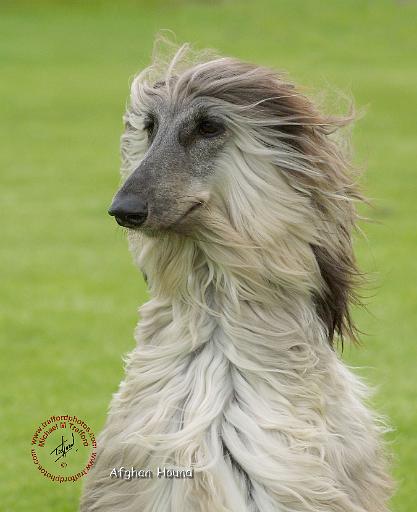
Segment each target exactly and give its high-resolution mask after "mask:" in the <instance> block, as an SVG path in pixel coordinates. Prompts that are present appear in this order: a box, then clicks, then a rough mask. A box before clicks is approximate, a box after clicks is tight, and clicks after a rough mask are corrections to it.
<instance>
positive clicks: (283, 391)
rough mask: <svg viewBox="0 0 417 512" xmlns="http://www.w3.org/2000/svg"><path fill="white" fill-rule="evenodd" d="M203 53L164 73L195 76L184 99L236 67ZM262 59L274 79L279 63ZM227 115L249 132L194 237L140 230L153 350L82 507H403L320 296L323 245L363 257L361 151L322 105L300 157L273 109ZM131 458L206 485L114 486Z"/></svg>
mask: <svg viewBox="0 0 417 512" xmlns="http://www.w3.org/2000/svg"><path fill="white" fill-rule="evenodd" d="M185 53H186V50H184V49H182V50H180V52H179V53H178V54H177V55H176V57H175V58H174V61H173V63H172V65H171V66H167V67H162V72H161V71H159V72H160V73H162V78H164V79H168V80H169V78H170V77H172V76H176V77H179V78H178V81H177V83H176V85H175V87H176V90H171V92H170V94H171V95H172V98H174V96H175V95H176V96H177V99H178V96H179V95H180V94H181V93H183V94H184V95H185V93H184V89H185V86H184V84H183V85H182V86H181V80H183V82H184V83H188V84H190V83H192V80H193V79H194V80H198V76H199V73H200V75H202V70H204V72H205V73H206V74H205V75H204V76H206V75H208V76H210V73H209V71H210V69H211V70H212V72H213V73H214V71H213V69H215V67H216V66H217V68H219V69H220V68H221V67H222V65H223V66H224V65H227V62H226V61H224V60H223V62H222V59H211V60H208V61H203V62H202V63H197V64H192V65H191V66H189V67H187V66H184V64H183V62H184V55H185ZM233 62H235V61H233ZM181 66H182V67H181ZM199 66H200V67H199ZM160 69H161V67H158V70H160ZM254 69H255V71H253V72H252V73H253V77H252V79H253V80H256V79H257V76H258V75H257V73H258V74H259V73H260V72H261V71H259V69H261V70H262V69H263V68H254ZM152 71H154V68H153V69H152ZM248 72H249V71H248ZM263 72H264V74H265V71H263ZM187 73H188V74H187ZM193 74H194V78H192V76H193ZM148 76H149V73H146V74H141V75H139V77H138V78H137V79H136V80H135V82H134V83H133V86H132V107H131V109H130V110H129V111H128V113H127V116H126V119H127V120H128V121H129V124H130V126H133V130H132V129H131V130H130V131H128V132H126V134H125V135H124V137H123V141H122V153H123V156H124V164H123V173H124V176H125V177H127V176H128V175H129V174H130V173H131V172H132V171H133V169H135V168H136V167H137V165H138V164H139V163H140V161H141V158H142V157H143V155H144V152H145V151H146V141H145V139H144V135H143V132H142V131H141V117H140V108H141V105H143V104H146V91H147V89H146V87H149V85H147V83H148V84H149V82H147V80H149V79H148V78H147V77H148ZM160 76H161V75H160ZM271 76H272V75H271ZM274 79H275V78H274ZM187 80H188V81H187ZM201 80H202V79H201ZM271 80H272V78H271ZM277 80H279V79H277ZM201 83H202V82H201V81H200V86H201ZM206 85H207V84H206ZM173 87H174V86H173ZM190 87H191V86H190ZM190 87H189V89H190ZM201 87H202V86H201ZM188 93H190V91H188ZM295 94H297V95H298V94H299V93H296V92H294V95H295ZM298 97H301V96H297V101H298ZM303 101H304V99H303ZM252 107H253V105H252ZM213 108H217V109H218V110H219V111H220V112H223V114H224V116H225V117H226V118H227V119H228V122H229V124H228V126H229V129H230V130H231V131H232V133H233V138H232V142H230V143H229V144H228V145H227V147H226V148H225V149H224V151H223V152H222V155H221V157H220V158H219V159H218V161H217V162H216V169H218V172H217V173H216V175H215V176H214V177H213V179H212V180H211V181H210V184H209V186H208V187H207V190H205V191H204V192H205V193H206V194H207V202H206V205H205V207H204V208H203V210H202V212H201V215H200V217H199V221H198V223H197V224H196V226H195V230H194V231H193V233H192V234H190V235H189V236H185V235H183V234H178V233H177V234H176V233H169V232H167V233H165V234H163V235H161V236H158V237H150V236H147V235H146V234H143V233H141V232H140V231H134V230H129V233H128V238H129V245H130V249H131V251H132V254H133V256H134V258H135V261H136V263H137V265H138V266H139V268H140V269H141V270H142V271H143V272H144V273H145V274H146V276H147V278H148V283H149V292H150V296H151V299H150V300H149V302H147V303H146V304H145V305H144V306H142V308H141V309H140V316H141V320H140V323H139V325H138V328H137V330H136V334H135V337H136V340H137V346H136V347H135V349H134V350H133V351H132V352H131V353H130V354H129V355H128V357H127V360H126V375H125V378H124V380H123V381H122V383H121V384H120V388H119V390H118V392H117V393H116V394H115V395H114V397H113V400H112V403H111V406H110V411H109V415H108V419H107V422H106V425H105V427H104V429H103V431H102V433H101V435H100V437H99V439H98V457H97V459H96V463H95V466H94V467H93V469H92V470H91V471H90V473H89V474H88V476H87V481H86V486H85V489H84V494H83V499H82V504H81V510H82V511H83V512H87V511H88V512H93V511H100V512H110V511H112V512H114V511H117V512H133V511H135V512H226V511H227V512H255V511H256V512H307V511H311V512H330V511H331V512H384V511H387V510H388V505H387V500H388V498H389V495H390V491H391V483H390V479H389V477H388V475H387V472H386V468H385V457H384V453H383V452H384V450H383V445H382V440H381V433H382V431H383V429H384V427H383V424H382V423H381V422H380V421H379V420H378V418H377V417H376V416H375V415H374V414H373V413H372V412H371V410H370V409H369V408H368V407H367V405H366V402H367V397H368V391H367V388H366V386H365V385H364V383H363V382H361V380H360V379H359V378H358V377H357V376H355V375H354V374H353V373H352V372H351V371H350V370H349V369H348V368H347V367H346V366H345V365H344V364H343V362H342V361H341V360H340V358H339V357H338V355H337V352H336V351H335V350H334V348H333V346H332V344H331V343H330V342H329V337H330V338H331V335H330V333H329V331H330V330H331V328H329V326H328V325H326V322H325V321H324V320H323V318H325V317H320V315H319V314H318V312H317V311H318V310H317V301H316V300H315V299H314V297H323V296H324V295H325V293H326V292H325V290H326V289H327V284H326V283H325V282H324V277H323V275H322V269H321V267H320V264H319V261H318V259H317V257H316V252H315V251H314V250H313V247H314V246H316V247H319V248H321V249H322V250H323V251H327V252H326V254H334V255H336V260H337V259H338V258H339V256H337V255H340V254H342V255H343V254H347V255H349V252H350V250H351V243H350V232H351V229H352V228H353V225H354V223H355V213H354V202H355V201H356V198H357V197H358V196H357V194H356V193H354V192H353V191H354V188H355V186H354V182H353V180H352V178H351V174H350V170H349V166H348V164H347V163H346V160H344V156H343V151H342V150H340V145H338V144H337V143H336V142H334V139H332V136H329V135H328V133H327V132H326V130H324V129H323V130H322V131H320V128H317V127H319V126H320V122H319V121H318V119H319V118H318V117H316V118H314V119H313V117H312V114H311V115H310V118H309V120H307V121H306V120H305V119H304V120H302V119H301V118H300V114H299V113H295V114H294V115H293V116H291V114H288V115H287V118H285V116H283V117H282V118H281V123H282V124H283V125H285V122H286V119H287V121H288V119H290V120H292V122H294V123H295V124H299V125H301V124H303V123H304V125H309V123H310V125H314V126H316V128H315V129H317V133H315V134H314V138H310V139H309V138H308V137H309V136H308V135H306V133H307V131H306V132H301V133H299V134H296V135H294V137H299V138H300V144H299V146H300V147H301V148H302V151H301V150H300V151H298V150H295V149H294V146H293V145H291V139H288V136H287V139H286V138H285V137H286V136H285V133H284V132H282V137H278V139H277V138H276V133H275V132H274V131H273V128H271V127H272V126H273V117H272V116H271V114H270V113H269V112H267V113H264V112H263V113H262V115H261V114H259V115H258V116H256V115H254V114H253V111H252V110H251V108H249V106H247V105H246V106H243V107H242V105H236V104H227V102H225V101H223V102H222V101H218V100H215V99H214V100H213ZM306 115H307V114H306ZM327 122H328V125H327V126H330V121H327ZM268 123H269V125H270V127H268ZM275 124H277V120H276V119H275ZM274 130H276V126H274ZM278 131H279V130H278ZM328 131H329V130H328ZM301 139H302V140H301ZM309 148H310V150H311V151H310V150H309ZM200 192H201V190H200ZM341 225H342V226H343V227H344V229H345V231H346V232H347V233H348V236H347V238H346V237H345V235H344V234H343V233H342V234H341V232H340V229H339V227H340V226H341ZM349 257H350V256H349ZM340 259H342V258H340ZM329 307H331V304H330V306H329ZM120 466H124V467H126V468H130V467H131V466H134V467H135V468H138V469H147V468H150V469H153V470H155V468H156V467H158V466H159V467H163V466H167V467H174V466H175V467H185V468H188V467H192V468H193V469H194V478H193V479H166V478H156V477H155V478H153V479H146V480H145V479H138V480H132V481H123V480H121V479H116V478H111V477H110V472H111V470H112V468H113V467H116V468H117V467H120Z"/></svg>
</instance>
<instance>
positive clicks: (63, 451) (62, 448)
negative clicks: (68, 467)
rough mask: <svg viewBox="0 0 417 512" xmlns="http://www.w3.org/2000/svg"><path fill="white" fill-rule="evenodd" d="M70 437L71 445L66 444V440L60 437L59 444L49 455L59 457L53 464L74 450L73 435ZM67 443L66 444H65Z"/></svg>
mask: <svg viewBox="0 0 417 512" xmlns="http://www.w3.org/2000/svg"><path fill="white" fill-rule="evenodd" d="M71 435H72V443H68V441H67V440H66V439H64V436H61V442H60V444H59V445H58V446H57V447H56V448H54V449H53V450H52V451H51V453H50V455H52V454H53V455H59V457H58V458H57V459H55V462H56V461H58V460H59V459H60V458H61V457H66V455H67V453H68V452H69V451H70V450H72V448H74V444H75V440H74V434H73V433H71ZM66 443H67V444H66Z"/></svg>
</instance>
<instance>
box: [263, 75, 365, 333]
mask: <svg viewBox="0 0 417 512" xmlns="http://www.w3.org/2000/svg"><path fill="white" fill-rule="evenodd" d="M277 90H278V91H279V92H280V94H278V93H277V95H276V99H274V100H271V101H270V102H265V104H264V108H269V109H270V114H269V117H272V115H273V113H274V112H275V115H276V117H277V118H278V119H283V120H284V122H281V123H280V124H279V125H277V133H278V137H279V138H281V141H283V142H284V143H285V145H284V146H282V147H283V149H282V151H286V152H287V154H289V156H290V157H291V159H292V162H293V163H294V162H295V165H296V166H297V167H298V168H297V170H296V172H294V170H293V169H291V168H287V167H286V165H285V162H283V164H282V165H280V169H281V170H282V171H283V173H284V175H285V176H286V178H287V180H288V182H289V183H290V185H291V186H292V187H293V188H294V190H296V191H297V192H298V193H300V194H302V195H303V196H304V197H308V199H309V202H310V204H311V207H312V208H311V219H310V220H311V222H312V225H314V226H315V228H316V229H317V233H318V235H317V242H316V243H313V244H312V245H311V247H312V250H313V252H314V255H315V258H316V261H317V265H318V268H319V270H320V274H321V278H322V283H321V285H322V286H321V290H320V293H317V294H316V295H315V296H314V301H315V304H316V307H317V313H318V315H319V316H320V318H321V320H322V321H323V324H324V325H325V326H326V328H327V332H328V338H329V342H330V343H332V341H333V339H334V337H335V336H337V335H338V336H340V337H341V338H342V340H343V338H345V337H348V338H351V339H353V340H356V339H357V329H356V327H355V325H354V322H353V320H352V315H351V312H350V307H351V306H352V304H359V303H360V301H359V299H358V296H357V294H356V290H357V288H358V286H359V284H360V283H361V278H362V276H361V274H360V272H359V271H358V268H357V265H356V261H355V256H354V252H353V248H352V232H353V231H354V229H355V224H356V221H357V213H356V208H355V204H356V203H357V202H360V201H363V196H362V194H361V193H360V191H359V190H358V187H357V183H356V176H355V172H354V170H353V169H352V166H351V165H350V159H349V155H348V151H347V150H346V148H347V147H348V144H346V142H348V141H346V139H337V138H336V137H335V135H334V134H335V132H336V131H337V130H338V129H339V128H342V127H344V126H346V125H348V124H349V123H350V122H351V121H352V120H353V119H354V115H353V114H350V115H348V116H346V117H330V116H326V115H323V114H322V113H320V111H319V110H318V109H317V108H316V106H315V105H314V104H313V102H312V101H310V99H309V98H307V97H306V96H304V95H302V94H299V93H298V92H297V90H294V89H292V88H290V87H289V85H288V84H282V83H279V82H278V86H277ZM286 119H288V120H289V122H288V124H286V123H285V120H286ZM297 160H298V162H299V164H298V165H297ZM293 167H294V166H293Z"/></svg>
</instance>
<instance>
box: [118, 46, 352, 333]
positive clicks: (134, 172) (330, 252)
mask: <svg viewBox="0 0 417 512" xmlns="http://www.w3.org/2000/svg"><path fill="white" fill-rule="evenodd" d="M187 54H188V48H187V47H182V48H181V49H180V50H179V51H178V52H177V53H176V55H175V56H174V58H173V59H172V60H171V61H170V62H169V63H167V64H166V65H165V66H160V65H159V63H156V64H154V65H153V66H151V67H150V68H149V69H148V70H145V71H144V72H142V73H141V74H139V75H138V76H137V77H136V79H135V80H134V82H133V84H132V90H131V101H130V105H129V107H128V109H127V112H126V114H125V117H124V121H125V132H124V134H123V137H122V157H123V167H122V175H123V178H124V183H123V184H122V186H121V188H120V190H119V191H118V192H117V194H116V195H115V197H114V200H113V203H112V205H111V207H110V210H109V213H110V214H111V215H113V216H114V217H115V218H116V220H117V222H118V223H119V224H121V225H123V226H125V227H127V228H129V229H133V230H140V231H141V232H142V233H143V234H144V235H145V236H153V237H158V236H167V234H168V236H169V233H175V236H183V237H197V238H199V239H200V240H202V242H201V243H202V244H204V243H206V248H207V241H208V240H209V241H211V245H210V247H211V250H213V249H212V248H213V247H214V246H216V247H218V248H219V247H220V248H221V249H219V251H218V254H217V255H214V256H213V257H215V258H220V259H221V258H222V255H223V254H224V247H225V246H226V245H229V246H230V247H234V248H235V249H233V250H235V251H239V250H240V251H245V247H246V248H247V250H248V251H249V248H252V250H254V251H255V253H254V254H256V255H255V256H254V258H253V261H256V262H257V263H254V265H258V266H259V268H260V269H261V270H260V272H261V273H262V274H263V277H262V279H264V281H265V282H275V284H276V285H277V286H282V287H286V288H287V289H291V288H293V289H298V290H300V289H302V290H305V292H306V293H310V294H312V296H313V297H314V300H315V302H316V305H317V310H318V312H319V315H320V317H321V318H322V320H323V323H324V324H325V326H326V328H327V330H328V333H329V338H330V339H332V338H333V335H334V333H335V332H337V333H339V334H341V335H343V334H347V333H349V334H353V327H352V322H351V319H350V314H349V308H348V306H349V302H350V301H351V299H352V298H353V294H352V288H353V281H354V279H355V276H356V275H357V271H356V266H355V260H354V256H353V251H352V244H351V232H352V228H353V227H354V224H355V221H356V214H355V208H354V202H355V201H357V200H360V194H359V193H358V191H357V188H356V186H355V183H354V181H353V177H352V172H351V169H350V166H349V162H348V160H347V158H346V156H345V153H344V149H343V148H342V147H341V145H340V143H339V142H337V141H336V140H335V138H334V135H333V133H334V132H335V131H336V130H337V129H338V128H339V127H341V126H343V125H344V124H346V123H347V120H346V119H340V118H337V119H336V118H331V117H328V116H325V115H322V114H321V113H320V112H319V111H318V109H317V108H316V107H315V105H314V104H313V103H312V101H311V100H309V99H308V98H307V97H306V96H305V95H303V94H301V93H300V92H299V91H298V90H297V88H296V87H295V86H294V85H293V84H292V83H291V82H289V81H288V80H287V79H285V78H284V77H283V76H282V75H280V74H277V73H275V72H273V71H271V70H270V69H267V68H263V67H259V66H254V65H251V64H247V63H244V62H241V61H239V60H235V59H231V58H211V59H206V60H203V61H200V62H197V63H195V62H194V63H192V64H187V59H186V57H187ZM204 240H205V241H206V242H204ZM222 251H223V252H222ZM248 254H249V253H248ZM244 261H245V259H244V258H242V262H241V263H242V265H243V264H244Z"/></svg>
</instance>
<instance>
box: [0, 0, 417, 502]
mask: <svg viewBox="0 0 417 512" xmlns="http://www.w3.org/2000/svg"><path fill="white" fill-rule="evenodd" d="M416 15H417V7H416V4H415V3H414V2H406V1H402V2H401V1H387V0H378V1H364V0H362V1H359V0H358V1H350V0H343V1H340V0H336V1H332V2H325V1H318V0H311V1H307V0H305V1H301V0H292V1H290V0H288V1H278V0H257V1H256V2H255V1H233V0H229V1H218V2H209V1H199V2H197V1H195V2H186V1H176V2H168V1H167V2H162V1H161V2H151V1H147V2H145V1H143V2H133V1H130V2H128V1H117V2H116V1H114V2H96V1H94V2H93V1H90V2H87V1H86V2H81V1H80V2H59V1H57V2H55V3H52V2H44V1H37V2H26V3H21V2H18V1H15V2H11V1H10V2H7V1H6V2H5V1H2V2H1V4H0V66H1V68H0V69H1V75H0V120H1V121H0V141H1V148H0V177H1V219H0V229H1V237H0V241H1V243H0V269H1V284H0V286H1V288H0V289H1V318H0V336H1V340H2V346H1V370H0V375H1V386H0V389H1V410H0V414H1V431H0V449H1V452H0V453H1V455H2V467H1V472H2V474H1V475H0V509H1V510H4V511H11V512H12V511H13V512H15V511H25V510H31V511H44V512H47V511H57V510H59V511H62V512H65V511H73V510H76V509H77V503H78V499H79V495H80V489H81V487H80V484H79V483H77V484H56V483H52V482H50V481H49V480H47V479H45V478H43V477H42V476H41V475H40V474H39V473H38V472H37V470H36V468H35V466H34V465H33V463H32V461H31V457H30V441H31V436H32V433H33V430H34V429H35V427H36V425H37V424H38V423H39V422H40V421H42V420H43V419H44V418H46V417H48V416H49V415H51V414H65V413H71V414H77V415H78V416H80V417H82V418H84V419H85V420H86V421H87V422H88V423H89V424H90V425H91V426H92V428H93V429H95V430H96V431H97V432H98V431H99V430H100V428H101V426H102V425H103V422H104V419H105V414H106V408H107V405H108V402H109V400H110V397H111V394H112V393H113V392H114V391H115V390H116V388H117V385H118V383H119V381H120V379H121V376H122V362H121V355H122V354H124V353H126V352H127V351H128V350H130V349H131V348H132V347H133V346H134V342H133V329H134V326H135V323H136V321H137V307H138V306H139V305H140V304H141V303H142V302H143V301H144V300H145V299H146V292H145V286H144V283H143V281H142V279H141V277H140V275H139V273H138V272H137V270H136V269H135V268H134V267H133V264H132V262H131V258H130V255H129V254H128V250H127V244H126V241H125V240H124V236H123V234H122V231H121V230H119V229H117V227H116V225H115V223H114V222H113V221H112V220H111V219H110V218H109V217H108V216H107V214H106V208H107V206H108V204H109V202H110V199H111V197H112V195H113V193H114V191H115V189H116V187H117V185H118V183H119V177H118V167H119V155H118V139H119V135H120V132H121V128H122V125H121V116H122V112H123V109H124V105H125V101H126V98H127V94H128V84H129V80H130V78H131V77H132V75H133V74H134V73H135V72H136V71H137V70H138V69H140V68H142V67H143V66H144V65H146V64H147V63H148V61H149V55H150V50H151V47H152V41H153V36H154V34H155V32H156V31H157V30H159V29H161V28H169V29H172V30H173V31H174V32H175V33H176V35H177V39H178V41H180V42H182V41H191V42H193V43H195V44H196V45H197V47H200V48H204V47H214V48H216V49H218V50H219V51H221V52H222V53H226V54H232V55H234V56H237V57H241V58H244V59H247V60H253V61H256V62H259V63H263V64H267V65H273V66H275V67H277V68H280V69H285V70H287V71H289V72H290V74H291V76H292V77H293V78H294V79H296V80H297V81H298V82H300V83H302V84H304V85H306V86H307V87H308V88H309V90H310V91H312V92H313V93H315V92H317V91H320V90H322V89H327V90H328V89H334V88H336V89H341V90H343V91H345V92H348V93H352V94H353V96H354V97H355V99H356V103H357V105H359V106H360V107H363V106H365V107H367V115H366V116H365V118H364V119H363V120H361V121H360V122H359V123H358V124H357V126H356V128H355V131H354V142H355V147H356V159H357V161H358V162H360V163H362V164H365V166H366V167H367V174H366V176H365V177H364V180H363V182H364V186H365V188H366V190H367V193H368V195H369V196H371V197H372V198H374V199H375V201H374V206H375V207H374V209H373V210H370V211H368V212H367V213H368V214H369V216H370V217H371V218H373V219H374V220H376V221H377V222H375V223H372V224H366V225H365V226H363V228H364V231H365V233H366V235H367V240H365V239H363V240H358V242H357V251H358V255H359V259H360V262H361V264H362V267H363V268H364V269H365V270H367V271H370V272H372V273H373V275H374V284H373V288H372V295H373V296H372V298H371V299H370V301H369V312H368V313H365V312H361V311H358V312H357V314H356V318H357V320H358V322H359V325H360V327H361V328H362V329H363V330H364V331H366V332H367V333H368V335H367V336H366V337H363V347H362V348H360V349H357V348H354V347H350V346H347V347H345V351H344V354H343V357H344V358H345V359H346V360H347V361H348V362H350V363H351V364H353V365H355V366H361V367H363V368H362V369H361V370H360V373H361V374H362V375H364V376H366V378H367V379H368V380H369V381H370V382H371V383H374V384H378V390H377V394H376V397H375V405H376V406H377V407H378V408H379V410H381V411H382V412H383V413H385V414H386V415H388V416H389V417H390V419H391V422H392V424H393V426H394V427H395V431H394V432H393V433H392V434H391V435H390V436H389V439H390V443H391V445H392V449H393V452H394V474H395V477H396V479H397V481H398V492H397V494H396V496H395V498H394V500H393V510H394V511H398V512H406V511H411V510H415V505H414V503H415V491H416V489H415V486H416V469H417V468H416V461H417V455H416V453H417V441H416V430H417V411H416V403H415V391H416V382H415V376H416V353H417V348H416V346H417V345H416V332H417V320H416V313H417V291H416V284H417V283H416V275H417V268H416V256H415V253H416V249H417V230H416V227H417V226H416V220H417V215H416V214H417V207H416V205H417V186H416V183H417V178H416V168H415V163H416V155H415V151H414V149H415V143H416V114H415V107H416V104H417V74H416V50H417V38H416V34H417V32H416V31H415V26H414V22H415V19H416V18H417V16H416Z"/></svg>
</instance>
